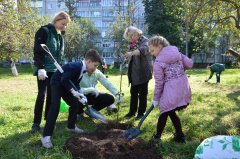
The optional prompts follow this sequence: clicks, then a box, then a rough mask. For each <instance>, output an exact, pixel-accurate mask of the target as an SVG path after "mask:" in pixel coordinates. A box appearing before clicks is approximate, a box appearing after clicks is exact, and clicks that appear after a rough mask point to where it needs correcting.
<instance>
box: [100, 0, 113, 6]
mask: <svg viewBox="0 0 240 159" xmlns="http://www.w3.org/2000/svg"><path fill="white" fill-rule="evenodd" d="M102 2H103V4H102V6H114V5H115V1H114V0H102Z"/></svg>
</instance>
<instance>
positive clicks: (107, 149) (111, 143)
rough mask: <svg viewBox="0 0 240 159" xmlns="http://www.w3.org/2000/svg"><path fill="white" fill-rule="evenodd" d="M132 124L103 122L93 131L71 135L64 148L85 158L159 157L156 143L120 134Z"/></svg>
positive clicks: (142, 158) (154, 158) (74, 154)
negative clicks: (127, 138)
mask: <svg viewBox="0 0 240 159" xmlns="http://www.w3.org/2000/svg"><path fill="white" fill-rule="evenodd" d="M131 127H132V126H131V125H128V124H125V123H119V124H118V128H116V124H115V123H108V124H101V125H99V126H98V128H97V130H96V131H95V132H92V133H83V134H79V135H76V136H73V137H71V138H70V139H69V140H68V141H67V142H66V144H65V146H64V150H69V151H70V152H71V153H72V156H73V158H83V159H159V158H161V156H160V155H159V154H158V153H157V149H158V148H157V146H156V144H149V143H147V142H145V141H143V140H140V139H136V138H135V139H133V140H131V141H130V142H127V140H126V138H123V137H121V138H119V137H118V136H119V135H120V134H122V133H123V132H125V131H126V130H128V129H130V128H131Z"/></svg>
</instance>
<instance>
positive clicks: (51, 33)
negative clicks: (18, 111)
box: [30, 11, 70, 133]
mask: <svg viewBox="0 0 240 159" xmlns="http://www.w3.org/2000/svg"><path fill="white" fill-rule="evenodd" d="M68 23H70V17H69V15H68V14H67V13H66V12H63V11H62V12H59V13H57V14H56V15H55V16H54V17H53V19H52V21H51V23H49V24H48V25H45V26H42V27H41V28H40V29H39V30H38V31H37V32H36V34H35V43H34V50H33V51H34V58H33V59H34V71H33V75H34V76H37V84H38V95H37V99H36V103H35V109H34V120H33V125H32V130H30V132H31V133H35V132H37V131H39V130H40V124H41V118H42V111H43V103H44V99H45V96H46V92H47V99H46V106H45V116H44V119H45V120H46V119H47V115H48V110H49V107H50V104H51V87H50V86H49V83H50V79H51V77H52V74H53V73H54V72H55V71H56V70H57V69H56V67H55V65H54V64H53V63H52V61H51V60H50V59H49V58H48V57H47V56H46V55H45V54H44V51H43V49H42V48H41V46H40V44H46V45H47V46H48V48H49V50H50V51H51V53H52V55H53V57H54V58H55V59H56V60H57V62H58V63H61V61H62V57H63V54H64V40H63V37H62V34H61V32H62V31H63V30H64V29H65V28H66V27H67V25H68Z"/></svg>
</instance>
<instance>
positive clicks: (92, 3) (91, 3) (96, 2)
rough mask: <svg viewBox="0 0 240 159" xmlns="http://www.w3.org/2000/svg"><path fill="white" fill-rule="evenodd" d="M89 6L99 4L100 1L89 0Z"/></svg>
mask: <svg viewBox="0 0 240 159" xmlns="http://www.w3.org/2000/svg"><path fill="white" fill-rule="evenodd" d="M90 6H93V7H94V6H101V1H91V2H90Z"/></svg>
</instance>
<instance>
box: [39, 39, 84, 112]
mask: <svg viewBox="0 0 240 159" xmlns="http://www.w3.org/2000/svg"><path fill="white" fill-rule="evenodd" d="M40 45H41V47H42V48H43V50H44V53H45V54H46V55H47V56H48V57H49V58H50V60H51V61H52V62H53V64H54V65H55V66H56V67H57V69H58V71H59V72H61V73H64V71H63V69H62V67H61V66H60V65H59V64H58V63H57V61H56V60H55V59H54V57H53V56H52V54H51V52H50V50H49V49H48V47H47V45H45V44H40ZM68 82H69V83H70V85H71V86H72V87H73V89H74V90H75V91H78V89H77V87H76V86H75V85H74V84H73V83H72V81H71V80H69V81H68ZM84 106H86V107H87V109H88V104H87V103H85V104H84Z"/></svg>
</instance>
